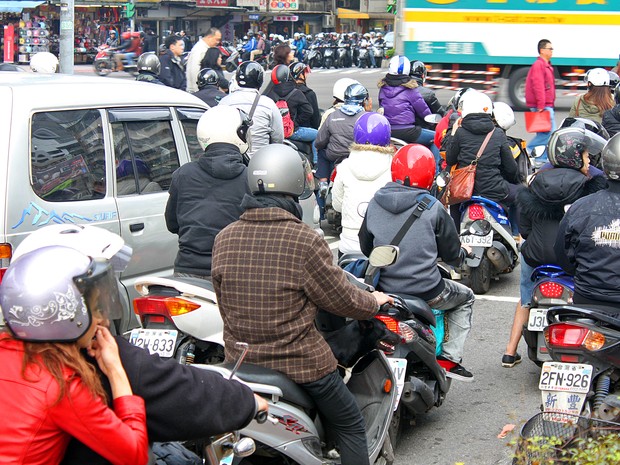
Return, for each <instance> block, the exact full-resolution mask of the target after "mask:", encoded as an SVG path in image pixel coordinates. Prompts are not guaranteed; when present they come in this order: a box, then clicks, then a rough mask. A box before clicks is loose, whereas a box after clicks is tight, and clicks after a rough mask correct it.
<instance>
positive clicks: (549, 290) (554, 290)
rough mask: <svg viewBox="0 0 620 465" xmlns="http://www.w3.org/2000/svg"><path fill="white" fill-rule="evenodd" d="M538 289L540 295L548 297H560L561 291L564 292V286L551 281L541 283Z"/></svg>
mask: <svg viewBox="0 0 620 465" xmlns="http://www.w3.org/2000/svg"><path fill="white" fill-rule="evenodd" d="M538 289H540V293H541V294H542V296H543V297H547V298H548V299H558V298H560V297H562V293H563V292H564V286H562V285H561V284H558V283H554V282H551V281H547V282H544V283H541V284H540V286H538Z"/></svg>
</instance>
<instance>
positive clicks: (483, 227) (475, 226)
mask: <svg viewBox="0 0 620 465" xmlns="http://www.w3.org/2000/svg"><path fill="white" fill-rule="evenodd" d="M490 232H491V223H489V222H488V221H487V220H476V221H474V222H473V223H472V224H470V225H469V234H471V235H473V236H486V235H487V234H489V233H490Z"/></svg>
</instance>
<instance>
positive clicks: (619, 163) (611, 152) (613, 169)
mask: <svg viewBox="0 0 620 465" xmlns="http://www.w3.org/2000/svg"><path fill="white" fill-rule="evenodd" d="M601 160H602V163H603V171H604V172H605V174H606V175H607V177H608V178H609V179H611V180H613V181H620V134H616V135H615V136H613V137H612V138H611V139H609V141H607V143H606V144H605V147H603V151H602V153H601Z"/></svg>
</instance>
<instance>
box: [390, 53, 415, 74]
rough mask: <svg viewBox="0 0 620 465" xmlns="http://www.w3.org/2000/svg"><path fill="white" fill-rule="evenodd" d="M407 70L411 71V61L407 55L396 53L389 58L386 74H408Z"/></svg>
mask: <svg viewBox="0 0 620 465" xmlns="http://www.w3.org/2000/svg"><path fill="white" fill-rule="evenodd" d="M409 71H411V62H410V61H409V59H408V58H407V57H404V56H402V55H396V56H394V57H392V58H391V60H390V65H389V66H388V74H402V75H405V76H409Z"/></svg>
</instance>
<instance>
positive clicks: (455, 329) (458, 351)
mask: <svg viewBox="0 0 620 465" xmlns="http://www.w3.org/2000/svg"><path fill="white" fill-rule="evenodd" d="M444 283H445V284H446V287H445V288H444V290H443V291H442V292H441V294H439V295H438V296H437V297H435V298H434V299H431V300H429V301H427V302H426V303H427V304H428V305H430V306H431V307H432V308H434V309H435V310H445V312H446V313H445V318H446V323H447V330H446V335H447V337H446V339H445V342H444V344H443V350H442V353H441V355H442V356H443V357H444V358H446V359H448V360H451V361H453V362H454V363H461V360H462V359H463V352H464V348H465V340H466V339H467V335H468V334H469V330H470V329H471V317H472V310H473V306H474V302H475V300H476V297H475V296H474V292H473V291H472V290H471V289H470V288H468V287H467V286H465V285H463V284H460V283H455V282H454V281H450V280H449V279H444Z"/></svg>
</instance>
